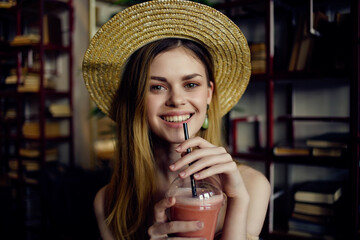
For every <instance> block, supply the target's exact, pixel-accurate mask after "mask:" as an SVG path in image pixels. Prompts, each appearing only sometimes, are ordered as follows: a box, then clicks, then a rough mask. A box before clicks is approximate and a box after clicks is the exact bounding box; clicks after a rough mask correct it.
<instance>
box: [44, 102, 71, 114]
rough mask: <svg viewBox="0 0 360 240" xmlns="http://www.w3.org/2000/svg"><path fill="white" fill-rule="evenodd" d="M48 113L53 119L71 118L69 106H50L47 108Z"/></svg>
mask: <svg viewBox="0 0 360 240" xmlns="http://www.w3.org/2000/svg"><path fill="white" fill-rule="evenodd" d="M49 112H50V113H51V115H52V116H53V117H69V116H71V110H70V105H69V104H51V105H50V106H49Z"/></svg>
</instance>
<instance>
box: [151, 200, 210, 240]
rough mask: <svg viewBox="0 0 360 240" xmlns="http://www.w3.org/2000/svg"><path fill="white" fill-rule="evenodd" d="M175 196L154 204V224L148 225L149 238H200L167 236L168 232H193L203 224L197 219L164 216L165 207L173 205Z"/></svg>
mask: <svg viewBox="0 0 360 240" xmlns="http://www.w3.org/2000/svg"><path fill="white" fill-rule="evenodd" d="M175 201H176V200H175V198H174V197H170V198H164V199H162V200H161V201H159V202H158V203H156V204H155V206H154V224H153V225H152V226H150V227H149V229H148V234H149V236H150V239H151V240H153V239H156V240H159V239H166V240H168V239H174V240H175V239H176V240H178V239H187V240H189V239H192V240H200V238H180V237H173V238H172V237H168V234H172V233H179V232H193V231H197V230H200V229H202V228H203V226H204V224H203V223H202V222H199V221H186V222H185V221H171V222H169V221H168V217H167V216H166V213H165V211H166V209H168V208H170V207H172V206H174V205H175Z"/></svg>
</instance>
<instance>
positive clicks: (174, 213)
mask: <svg viewBox="0 0 360 240" xmlns="http://www.w3.org/2000/svg"><path fill="white" fill-rule="evenodd" d="M197 192H198V196H197V197H193V196H192V192H191V188H178V189H177V190H176V192H175V193H174V195H173V196H174V197H175V198H176V203H175V205H174V206H173V207H172V208H171V209H170V214H171V220H172V221H202V222H203V223H204V227H203V229H201V230H199V231H195V232H186V233H177V234H176V236H179V237H203V238H206V239H207V240H212V239H214V234H215V228H216V223H217V218H218V214H219V211H220V208H221V206H222V203H223V199H224V198H223V195H222V192H221V190H220V192H218V193H216V194H215V193H214V192H211V191H210V192H208V189H203V188H197Z"/></svg>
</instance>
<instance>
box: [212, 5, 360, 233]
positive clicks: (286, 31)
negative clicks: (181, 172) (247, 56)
mask: <svg viewBox="0 0 360 240" xmlns="http://www.w3.org/2000/svg"><path fill="white" fill-rule="evenodd" d="M215 7H216V8H218V9H219V10H221V11H223V12H224V13H225V14H227V15H228V16H229V17H230V18H232V19H233V20H234V21H235V22H236V23H237V24H238V25H239V26H240V29H242V31H243V33H244V34H245V36H246V37H247V39H248V41H249V44H250V45H252V44H254V46H257V45H258V44H263V43H265V45H266V68H265V72H263V71H260V72H259V71H258V69H256V70H257V71H256V72H254V73H253V74H252V77H251V80H250V84H249V87H248V89H247V90H246V92H245V94H244V96H243V97H242V99H241V100H240V101H239V103H238V105H237V106H236V108H234V109H233V110H232V111H231V112H230V114H228V116H226V119H227V120H228V121H227V122H228V124H227V127H228V134H227V136H229V139H228V142H229V148H230V149H232V150H233V157H234V158H235V159H237V160H238V161H240V162H243V163H246V164H249V165H251V166H253V167H255V168H257V169H259V170H261V171H262V172H264V173H265V174H266V176H267V177H268V178H269V180H270V182H271V185H272V188H273V194H272V197H271V201H270V206H269V213H268V217H267V221H266V223H265V225H264V229H263V233H262V237H263V238H264V239H325V235H327V234H308V233H307V232H306V231H304V232H302V233H301V234H299V233H293V232H291V231H290V232H289V225H290V222H289V220H290V217H291V214H292V212H293V209H294V204H295V200H294V191H295V190H294V189H295V186H296V185H298V184H300V183H302V182H306V181H317V180H323V181H329V182H330V181H341V182H342V183H343V189H342V190H343V194H342V199H341V201H342V203H341V204H343V205H342V206H343V208H342V213H341V214H340V215H337V216H338V217H341V219H347V221H346V222H348V223H349V224H347V225H346V226H345V225H344V224H343V225H344V226H341V224H338V226H336V227H335V229H336V228H337V232H333V233H331V234H329V238H330V239H358V238H359V236H360V234H359V232H360V231H359V229H360V226H359V136H360V134H359V103H360V101H359V69H358V66H359V53H360V50H359V43H360V40H359V39H360V38H359V37H360V33H359V29H360V28H359V3H358V1H352V0H346V1H335V0H332V1H323V0H309V1H288V0H280V1H273V0H263V1H262V0H254V1H222V2H221V3H218V4H216V5H215ZM310 12H312V13H313V14H314V15H313V18H312V20H313V21H312V22H310V20H309V19H310V16H311V15H310ZM322 13H323V14H322ZM324 15H325V16H326V18H327V19H326V18H324ZM319 19H322V20H319ZM310 23H312V24H311V25H310ZM331 34H332V37H329V36H330V35H331ZM299 35H301V36H299ZM337 36H343V37H337ZM296 44H297V45H303V46H302V48H301V49H302V50H300V51H299V50H298V51H297V53H296V50H294V49H295V47H294V46H295V45H296ZM334 46H337V47H334ZM299 48H300V47H299ZM250 49H251V47H250ZM305 49H308V50H305ZM299 52H300V53H299ZM329 52H330V53H331V54H328V53H329ZM292 61H293V62H292ZM290 64H292V65H293V66H291V67H290ZM294 66H295V67H294ZM241 125H243V126H241ZM249 128H250V130H249ZM244 129H247V130H244ZM329 132H342V133H347V138H346V139H345V144H346V149H341V150H340V156H338V155H335V156H333V155H329V153H328V152H327V155H326V154H325V153H324V152H321V151H314V150H315V149H314V147H311V146H309V145H307V144H306V143H307V141H306V140H308V139H309V138H311V137H314V136H317V135H322V134H324V133H329ZM248 139H250V140H252V141H250V143H248V145H246V142H247V140H248ZM281 144H286V146H287V147H290V148H292V149H294V150H299V149H302V148H303V149H306V150H307V151H302V152H301V155H300V154H294V152H292V153H287V154H283V155H281V154H276V152H275V153H274V151H275V150H276V149H277V148H278V147H279V146H281ZM259 146H260V147H259ZM299 146H300V147H299ZM298 148H299V149H298ZM317 150H319V149H317ZM320 150H324V149H320ZM336 150H338V149H336ZM336 152H337V154H338V153H339V151H336ZM297 153H299V151H298V152H297ZM319 154H324V155H322V156H318V155H319ZM291 225H292V226H293V225H294V222H291Z"/></svg>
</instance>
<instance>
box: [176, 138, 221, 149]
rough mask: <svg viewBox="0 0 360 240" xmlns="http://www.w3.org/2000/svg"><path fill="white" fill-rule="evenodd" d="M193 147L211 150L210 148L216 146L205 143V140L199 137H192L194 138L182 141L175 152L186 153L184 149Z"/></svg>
mask: <svg viewBox="0 0 360 240" xmlns="http://www.w3.org/2000/svg"><path fill="white" fill-rule="evenodd" d="M194 147H198V148H211V147H216V146H215V145H213V144H211V143H209V142H208V141H206V140H205V139H203V138H201V137H194V138H190V139H188V140H186V141H184V142H183V143H181V144H180V145H179V146H178V147H177V148H176V151H178V152H186V149H188V148H194Z"/></svg>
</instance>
